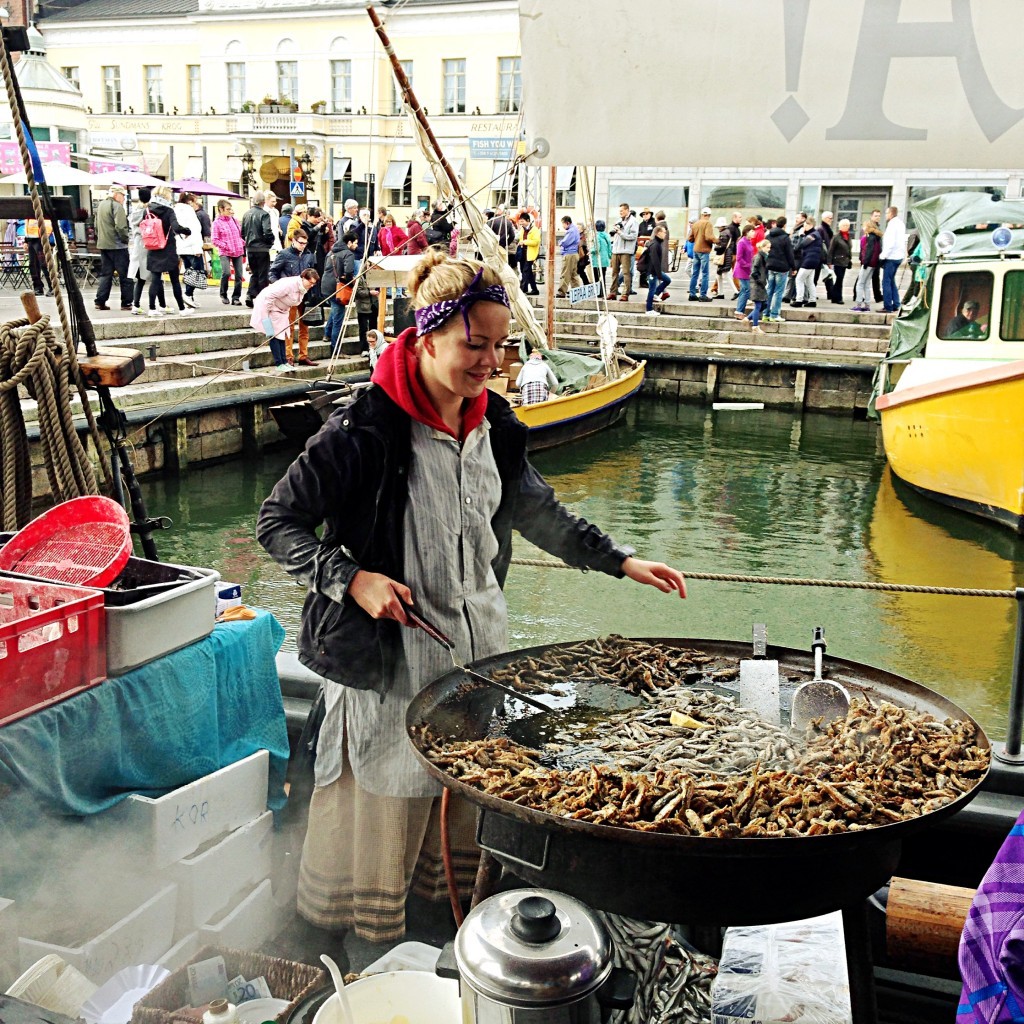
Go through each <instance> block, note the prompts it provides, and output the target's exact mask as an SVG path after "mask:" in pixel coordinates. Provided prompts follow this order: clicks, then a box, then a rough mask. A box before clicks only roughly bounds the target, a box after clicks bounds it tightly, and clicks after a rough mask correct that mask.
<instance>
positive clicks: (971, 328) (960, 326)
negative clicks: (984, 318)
mask: <svg viewBox="0 0 1024 1024" xmlns="http://www.w3.org/2000/svg"><path fill="white" fill-rule="evenodd" d="M980 315H981V303H980V302H978V301H977V300H975V299H967V300H966V301H964V302H962V303H960V307H959V308H958V309H957V311H956V315H955V316H954V317H951V318H950V320H949V322H948V323H947V324H946V329H945V330H944V331H943V332H942V337H943V338H949V339H951V340H952V339H961V338H963V339H968V340H969V339H980V338H984V337H986V336H987V335H988V325H987V324H983V323H981V322H980V321H979V320H978V317H979V316H980Z"/></svg>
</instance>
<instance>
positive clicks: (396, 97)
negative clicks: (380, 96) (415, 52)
mask: <svg viewBox="0 0 1024 1024" xmlns="http://www.w3.org/2000/svg"><path fill="white" fill-rule="evenodd" d="M398 63H399V64H401V65H402V70H403V71H404V72H405V77H406V78H408V79H409V84H410V85H412V61H411V60H400V61H399V62H398ZM391 113H392V114H400V113H402V90H401V89H399V88H398V82H397V81H395V76H394V75H392V76H391Z"/></svg>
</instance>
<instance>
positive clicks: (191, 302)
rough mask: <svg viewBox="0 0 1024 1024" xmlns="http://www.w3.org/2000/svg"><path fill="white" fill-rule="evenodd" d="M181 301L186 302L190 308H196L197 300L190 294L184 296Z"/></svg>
mask: <svg viewBox="0 0 1024 1024" xmlns="http://www.w3.org/2000/svg"><path fill="white" fill-rule="evenodd" d="M181 301H182V302H184V303H185V305H186V306H188V307H189V309H195V308H196V304H195V300H194V299H193V298H192V297H191V296H190V295H185V296H183V297H182V300H181Z"/></svg>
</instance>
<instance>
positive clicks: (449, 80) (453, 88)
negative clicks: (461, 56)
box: [443, 60, 466, 114]
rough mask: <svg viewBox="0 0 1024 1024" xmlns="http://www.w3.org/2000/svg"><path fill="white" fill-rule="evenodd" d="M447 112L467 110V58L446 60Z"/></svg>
mask: <svg viewBox="0 0 1024 1024" xmlns="http://www.w3.org/2000/svg"><path fill="white" fill-rule="evenodd" d="M443 112H444V113H445V114H464V113H465V112H466V62H465V60H446V61H444V111H443Z"/></svg>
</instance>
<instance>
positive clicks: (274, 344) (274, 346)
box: [267, 338, 288, 366]
mask: <svg viewBox="0 0 1024 1024" xmlns="http://www.w3.org/2000/svg"><path fill="white" fill-rule="evenodd" d="M267 340H268V341H269V342H270V358H271V359H273V361H274V365H275V366H284V365H286V364H287V362H288V356H287V355H286V354H285V350H284V342H283V341H282V340H281V339H280V338H268V339H267Z"/></svg>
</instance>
